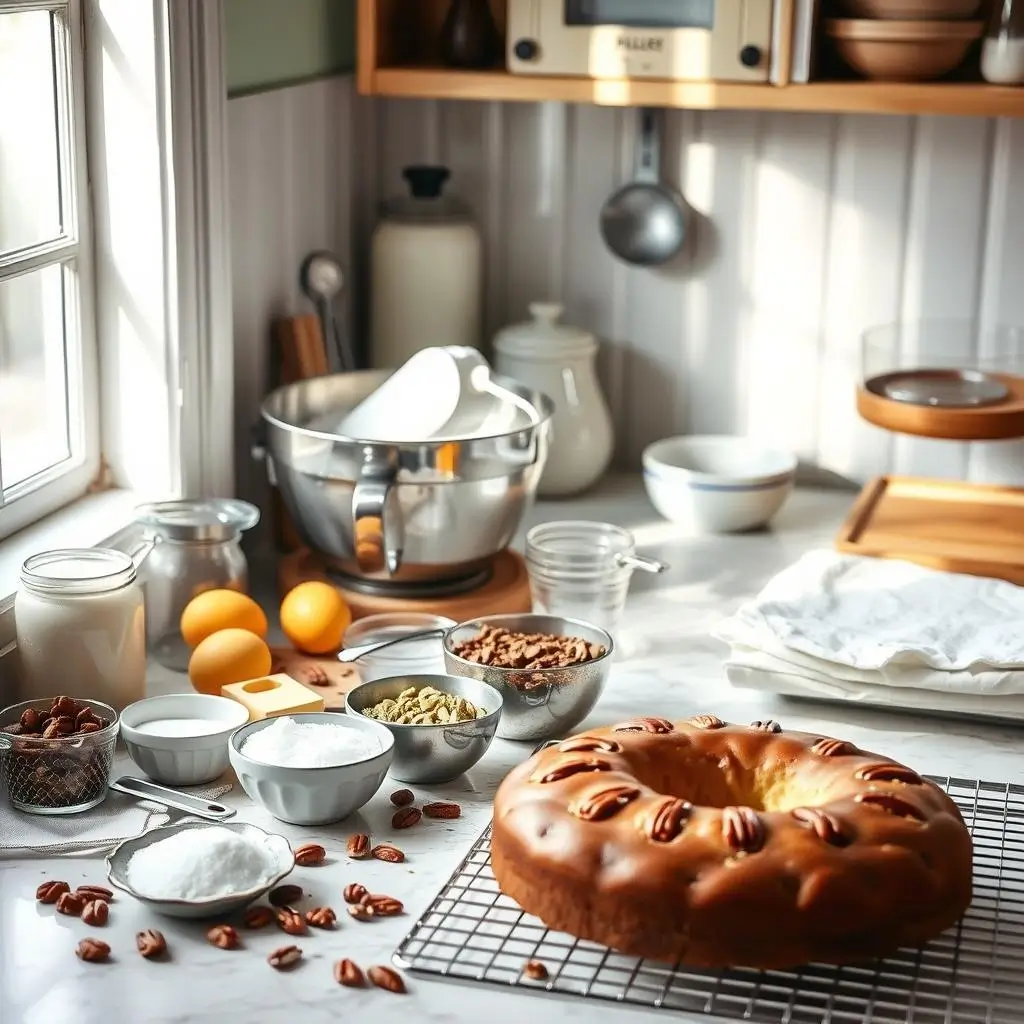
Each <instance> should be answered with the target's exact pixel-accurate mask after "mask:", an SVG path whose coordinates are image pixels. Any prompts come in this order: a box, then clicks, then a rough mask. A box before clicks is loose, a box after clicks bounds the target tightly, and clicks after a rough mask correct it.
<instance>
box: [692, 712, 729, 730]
mask: <svg viewBox="0 0 1024 1024" xmlns="http://www.w3.org/2000/svg"><path fill="white" fill-rule="evenodd" d="M690 725H692V726H693V727H694V728H695V729H721V728H722V727H723V726H724V725H725V722H723V721H722V720H721V719H720V718H719V717H718V715H695V716H694V717H693V718H691V719H690Z"/></svg>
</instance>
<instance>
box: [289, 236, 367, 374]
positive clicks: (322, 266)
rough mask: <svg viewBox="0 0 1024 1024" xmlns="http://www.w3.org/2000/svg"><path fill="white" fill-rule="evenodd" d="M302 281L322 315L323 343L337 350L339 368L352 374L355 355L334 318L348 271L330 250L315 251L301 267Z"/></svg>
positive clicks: (320, 315)
mask: <svg viewBox="0 0 1024 1024" xmlns="http://www.w3.org/2000/svg"><path fill="white" fill-rule="evenodd" d="M299 284H300V285H301V286H302V290H303V291H304V292H305V293H306V295H307V296H308V297H309V298H310V299H311V300H312V301H313V304H314V305H315V306H316V311H317V314H318V316H319V317H320V324H321V327H322V329H323V333H324V344H325V345H326V344H328V343H331V344H333V345H334V348H335V351H336V352H337V353H338V365H339V369H340V370H341V371H342V372H343V373H350V372H351V371H352V370H354V369H355V368H356V360H355V355H354V354H353V352H352V349H351V347H350V346H349V345H348V343H347V342H346V341H345V340H344V339H342V336H341V330H340V329H339V327H338V324H337V321H336V320H335V319H334V305H333V303H334V300H335V298H336V297H337V296H338V294H339V293H340V292H341V290H342V288H344V286H345V273H344V271H343V270H342V269H341V262H340V261H339V260H338V258H337V257H336V256H334V255H333V254H332V253H329V252H312V253H310V254H309V255H308V256H307V257H306V258H305V259H304V260H303V261H302V266H301V267H300V269H299Z"/></svg>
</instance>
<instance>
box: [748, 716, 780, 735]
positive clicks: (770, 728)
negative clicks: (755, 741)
mask: <svg viewBox="0 0 1024 1024" xmlns="http://www.w3.org/2000/svg"><path fill="white" fill-rule="evenodd" d="M750 728H751V729H757V730H759V731H760V732H782V726H781V725H779V723H778V722H776V721H775V719H774V718H766V719H765V720H764V721H761V719H757V720H756V721H754V722H751V723H750Z"/></svg>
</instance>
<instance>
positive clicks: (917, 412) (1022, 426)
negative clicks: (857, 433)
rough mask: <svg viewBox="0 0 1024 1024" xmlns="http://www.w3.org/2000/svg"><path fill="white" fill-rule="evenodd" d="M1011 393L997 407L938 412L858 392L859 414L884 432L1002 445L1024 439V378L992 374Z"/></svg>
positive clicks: (989, 406)
mask: <svg viewBox="0 0 1024 1024" xmlns="http://www.w3.org/2000/svg"><path fill="white" fill-rule="evenodd" d="M992 376H993V377H995V378H996V379H997V380H1000V381H1002V382H1003V384H1005V385H1006V387H1007V388H1008V389H1009V391H1010V394H1009V397H1008V398H1006V399H1005V401H1002V402H999V403H998V404H997V405H984V406H975V407H966V408H948V407H947V408H937V407H932V406H926V405H911V404H910V403H909V402H898V401H895V400H894V399H892V398H885V397H883V396H882V395H878V394H875V393H874V392H873V391H869V390H868V389H867V388H865V387H864V386H861V387H859V388H858V389H857V412H858V413H860V415H861V417H862V418H863V419H865V420H867V421H868V423H873V424H874V425H875V426H876V427H881V428H882V429H883V430H892V431H895V432H896V433H897V434H915V435H917V436H918V437H935V438H941V439H944V440H949V441H1002V440H1007V439H1009V438H1016V437H1024V377H1017V376H1015V375H1014V374H1009V373H994V374H992Z"/></svg>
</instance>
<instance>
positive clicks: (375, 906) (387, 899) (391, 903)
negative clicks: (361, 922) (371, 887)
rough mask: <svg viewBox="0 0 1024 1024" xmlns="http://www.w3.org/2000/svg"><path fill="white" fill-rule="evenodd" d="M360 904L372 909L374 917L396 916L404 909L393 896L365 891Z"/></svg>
mask: <svg viewBox="0 0 1024 1024" xmlns="http://www.w3.org/2000/svg"><path fill="white" fill-rule="evenodd" d="M359 902H360V904H361V905H362V906H364V907H366V908H367V909H368V910H370V911H372V913H373V916H374V917H397V916H398V915H399V914H401V913H402V911H403V910H405V905H404V904H403V903H402V901H401V900H396V899H395V898H394V896H383V895H376V894H374V893H369V892H368V893H367V894H366V895H365V896H364V897H363V898H362V899H361V900H360V901H359Z"/></svg>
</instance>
